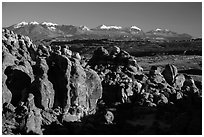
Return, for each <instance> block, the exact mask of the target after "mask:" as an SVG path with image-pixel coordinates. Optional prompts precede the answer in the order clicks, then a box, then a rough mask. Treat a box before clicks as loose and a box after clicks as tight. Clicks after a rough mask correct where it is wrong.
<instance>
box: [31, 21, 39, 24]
mask: <svg viewBox="0 0 204 137" xmlns="http://www.w3.org/2000/svg"><path fill="white" fill-rule="evenodd" d="M29 24H31V25H39V23H38V22H36V21H32V22H30V23H29Z"/></svg>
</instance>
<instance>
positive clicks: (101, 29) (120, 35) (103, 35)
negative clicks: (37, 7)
mask: <svg viewBox="0 0 204 137" xmlns="http://www.w3.org/2000/svg"><path fill="white" fill-rule="evenodd" d="M7 29H9V30H12V31H14V32H15V33H17V34H21V35H26V36H29V37H30V38H31V39H32V40H33V41H36V40H43V39H53V38H55V39H57V40H63V41H64V40H73V39H111V40H141V39H142V40H144V39H146V40H153V41H171V40H189V39H191V38H192V36H191V35H189V34H178V33H176V32H173V31H170V30H168V29H161V28H157V29H155V30H150V31H148V32H144V31H143V30H142V29H141V28H138V27H137V26H129V27H121V26H115V25H100V26H98V27H95V28H88V27H86V26H74V25H59V24H56V23H51V22H42V23H38V22H36V21H33V22H20V23H17V24H14V25H12V26H9V27H7Z"/></svg>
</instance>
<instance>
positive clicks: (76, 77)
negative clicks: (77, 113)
mask: <svg viewBox="0 0 204 137" xmlns="http://www.w3.org/2000/svg"><path fill="white" fill-rule="evenodd" d="M70 82H71V91H70V94H71V96H72V99H71V106H81V107H82V108H87V106H88V102H87V97H88V88H87V85H86V72H85V71H84V69H83V68H82V66H81V65H80V62H79V61H78V60H77V59H73V61H72V68H71V77H70Z"/></svg>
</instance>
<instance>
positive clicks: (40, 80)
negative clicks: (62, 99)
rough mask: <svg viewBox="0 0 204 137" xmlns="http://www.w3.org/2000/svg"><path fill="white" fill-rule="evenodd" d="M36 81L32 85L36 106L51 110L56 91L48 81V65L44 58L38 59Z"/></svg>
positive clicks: (35, 67) (35, 68)
mask: <svg viewBox="0 0 204 137" xmlns="http://www.w3.org/2000/svg"><path fill="white" fill-rule="evenodd" d="M33 69H34V70H33V71H34V74H35V80H34V81H33V82H32V84H31V93H33V95H34V96H35V104H36V106H37V107H39V108H42V109H49V108H52V107H53V104H54V94H55V93H54V89H53V85H52V83H51V82H50V81H49V80H48V76H47V73H48V65H47V63H46V60H45V59H44V58H38V60H37V63H36V65H35V66H34V67H33Z"/></svg>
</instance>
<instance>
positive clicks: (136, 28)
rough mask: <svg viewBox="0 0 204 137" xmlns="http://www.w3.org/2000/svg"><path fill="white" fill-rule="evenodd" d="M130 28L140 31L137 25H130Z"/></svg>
mask: <svg viewBox="0 0 204 137" xmlns="http://www.w3.org/2000/svg"><path fill="white" fill-rule="evenodd" d="M130 29H134V30H138V31H141V29H140V28H138V27H137V26H131V27H130Z"/></svg>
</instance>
